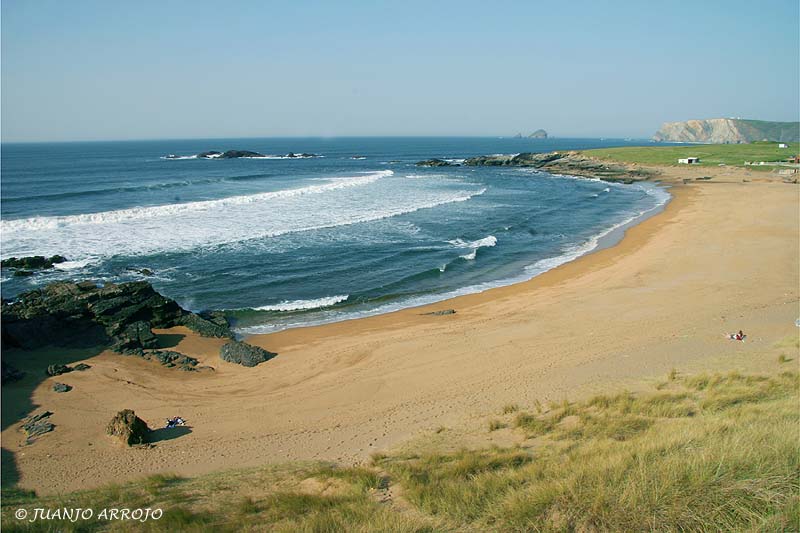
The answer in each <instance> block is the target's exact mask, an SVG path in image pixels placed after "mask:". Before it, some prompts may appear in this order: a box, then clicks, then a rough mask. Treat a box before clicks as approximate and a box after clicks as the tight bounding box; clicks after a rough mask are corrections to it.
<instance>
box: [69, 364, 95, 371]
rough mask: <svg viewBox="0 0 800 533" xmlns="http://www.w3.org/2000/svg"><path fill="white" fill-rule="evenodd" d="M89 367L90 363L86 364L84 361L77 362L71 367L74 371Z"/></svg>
mask: <svg viewBox="0 0 800 533" xmlns="http://www.w3.org/2000/svg"><path fill="white" fill-rule="evenodd" d="M90 368H92V367H91V366H90V365H87V364H86V363H78V364H77V365H75V366H74V367H73V368H72V370H74V371H76V372H83V371H84V370H89V369H90Z"/></svg>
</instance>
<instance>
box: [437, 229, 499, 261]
mask: <svg viewBox="0 0 800 533" xmlns="http://www.w3.org/2000/svg"><path fill="white" fill-rule="evenodd" d="M447 242H449V243H450V244H452V245H453V246H457V247H459V248H472V251H471V252H469V253H468V254H464V255H461V256H459V257H461V259H465V260H467V261H472V260H474V259H475V258H476V257H477V256H478V249H479V248H484V247H486V248H489V247H492V246H495V245H497V237H495V236H494V235H488V236H486V237H484V238H482V239H478V240H477V241H471V242H470V241H465V240H462V239H455V240H452V241H447Z"/></svg>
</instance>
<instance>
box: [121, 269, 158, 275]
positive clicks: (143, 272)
mask: <svg viewBox="0 0 800 533" xmlns="http://www.w3.org/2000/svg"><path fill="white" fill-rule="evenodd" d="M125 270H127V271H128V272H134V273H136V274H141V275H142V276H147V277H150V276H154V275H155V272H153V271H152V270H150V269H149V268H137V267H127V268H126V269H125Z"/></svg>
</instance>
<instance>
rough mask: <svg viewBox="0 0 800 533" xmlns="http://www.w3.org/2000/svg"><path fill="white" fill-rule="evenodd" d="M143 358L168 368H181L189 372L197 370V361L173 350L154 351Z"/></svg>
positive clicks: (145, 354)
mask: <svg viewBox="0 0 800 533" xmlns="http://www.w3.org/2000/svg"><path fill="white" fill-rule="evenodd" d="M143 357H144V358H145V359H154V360H156V361H158V362H159V363H161V364H162V365H164V366H166V367H168V368H173V367H174V368H179V369H180V370H185V371H187V372H193V371H195V370H197V368H198V367H197V363H198V361H197V359H195V358H194V357H189V356H188V355H184V354H182V353H179V352H173V351H171V350H154V351H152V352H145V353H144V355H143Z"/></svg>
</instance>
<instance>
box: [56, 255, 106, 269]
mask: <svg viewBox="0 0 800 533" xmlns="http://www.w3.org/2000/svg"><path fill="white" fill-rule="evenodd" d="M95 262H97V260H96V259H94V258H91V257H89V258H86V259H82V260H80V261H64V262H63V263H56V264H55V265H53V266H54V267H55V268H56V269H57V270H79V269H81V268H86V267H87V266H89V265H91V264H92V263H95Z"/></svg>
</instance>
